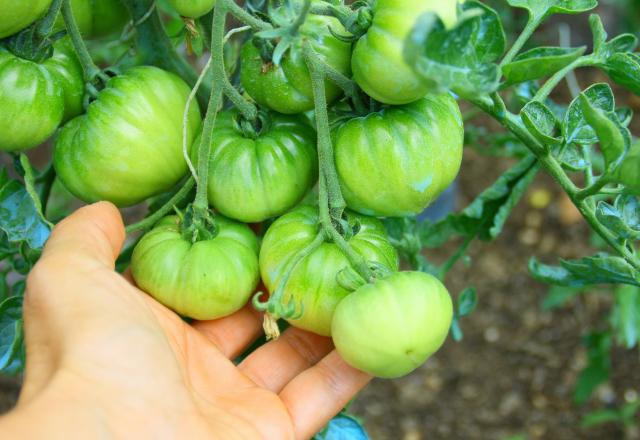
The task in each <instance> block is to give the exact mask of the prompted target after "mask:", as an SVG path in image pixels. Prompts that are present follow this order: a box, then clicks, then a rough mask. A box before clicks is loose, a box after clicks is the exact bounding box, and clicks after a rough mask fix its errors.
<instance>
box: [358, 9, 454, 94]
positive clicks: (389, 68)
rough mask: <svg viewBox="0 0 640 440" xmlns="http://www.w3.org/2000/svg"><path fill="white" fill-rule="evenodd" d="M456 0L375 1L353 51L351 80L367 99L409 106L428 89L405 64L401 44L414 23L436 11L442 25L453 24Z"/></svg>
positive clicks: (402, 45) (402, 44)
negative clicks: (363, 31) (362, 34)
mask: <svg viewBox="0 0 640 440" xmlns="http://www.w3.org/2000/svg"><path fill="white" fill-rule="evenodd" d="M457 4H458V2H457V0H420V1H416V0H377V1H376V2H375V6H374V8H373V14H374V15H373V22H372V24H371V27H370V28H369V30H368V31H367V33H366V34H365V35H364V36H362V37H361V38H360V39H359V40H358V42H357V43H356V46H355V48H354V50H353V58H352V62H351V68H352V70H353V78H354V79H355V81H356V82H357V83H358V85H359V86H360V87H361V88H362V90H364V91H365V92H366V93H367V94H368V95H369V96H371V97H372V98H374V99H375V100H377V101H380V102H382V103H384V104H391V105H400V104H408V103H410V102H413V101H416V100H417V99H420V98H422V97H423V96H424V95H426V94H427V93H428V92H429V87H428V86H427V85H424V84H423V82H422V81H420V79H419V78H418V77H417V76H416V75H415V73H413V70H412V69H411V67H410V66H409V65H408V64H407V63H406V62H405V61H404V58H403V50H404V42H405V39H406V38H407V36H408V35H409V32H411V30H412V28H413V26H414V25H415V24H416V20H417V19H418V17H420V15H422V14H424V13H426V12H436V13H438V15H439V16H440V18H441V19H442V20H443V22H444V23H445V25H447V26H452V25H453V24H454V23H455V21H456V10H457Z"/></svg>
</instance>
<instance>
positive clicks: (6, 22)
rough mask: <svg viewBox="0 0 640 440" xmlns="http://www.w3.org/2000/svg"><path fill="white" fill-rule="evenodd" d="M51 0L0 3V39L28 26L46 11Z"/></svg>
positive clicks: (4, 0) (7, 0) (17, 0)
mask: <svg viewBox="0 0 640 440" xmlns="http://www.w3.org/2000/svg"><path fill="white" fill-rule="evenodd" d="M50 4H51V0H34V1H30V2H25V1H20V0H2V1H0V38H5V37H8V36H9V35H12V34H15V33H16V32H18V31H20V30H22V29H24V28H25V27H27V26H29V25H30V24H31V23H33V22H34V21H36V20H37V19H38V18H40V17H41V16H42V15H43V14H44V13H45V12H46V11H47V8H48V7H49V5H50Z"/></svg>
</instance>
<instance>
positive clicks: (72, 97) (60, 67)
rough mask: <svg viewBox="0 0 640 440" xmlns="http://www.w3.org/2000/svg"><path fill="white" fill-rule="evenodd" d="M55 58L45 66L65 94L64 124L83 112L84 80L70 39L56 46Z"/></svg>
mask: <svg viewBox="0 0 640 440" xmlns="http://www.w3.org/2000/svg"><path fill="white" fill-rule="evenodd" d="M54 47H55V50H54V52H53V56H52V57H51V58H49V59H48V60H46V61H45V62H44V63H43V65H44V66H46V68H47V69H48V70H49V71H50V72H51V73H52V74H53V76H54V77H55V78H56V80H57V81H58V82H59V84H60V85H61V86H62V89H63V93H64V117H63V118H62V122H66V121H68V120H69V119H71V118H73V117H75V116H78V115H79V114H80V113H82V112H83V98H84V79H83V72H82V65H81V64H80V61H79V60H78V57H77V56H76V54H75V52H74V50H73V46H72V44H71V40H70V39H69V38H68V37H65V38H63V39H62V40H59V41H57V42H56V43H55V45H54Z"/></svg>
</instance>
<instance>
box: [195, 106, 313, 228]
mask: <svg viewBox="0 0 640 440" xmlns="http://www.w3.org/2000/svg"><path fill="white" fill-rule="evenodd" d="M199 142H200V139H199V138H198V139H197V140H196V142H195V145H196V146H199ZM315 145H316V134H315V131H314V130H313V128H312V127H311V126H310V125H309V124H308V123H307V122H306V121H305V120H304V119H302V118H301V117H298V116H285V115H280V114H276V113H273V114H271V115H269V116H268V117H267V119H266V120H265V122H264V126H263V127H262V130H261V131H260V133H258V134H257V136H256V137H255V138H252V137H250V136H248V135H245V134H243V132H242V130H241V129H240V128H239V126H238V112H237V111H235V110H232V111H224V112H221V113H219V114H218V117H217V118H216V126H215V129H214V131H213V137H212V138H211V148H212V150H211V160H210V166H209V187H208V190H209V191H208V193H209V202H210V203H211V204H212V205H213V206H214V207H215V208H216V209H217V210H218V211H220V212H221V213H222V214H224V215H226V216H227V217H231V218H234V219H236V220H240V221H243V222H247V223H256V222H261V221H263V220H266V219H268V218H271V217H276V216H278V215H280V214H283V213H284V212H286V211H288V210H289V209H291V208H292V207H294V206H295V205H296V204H297V203H298V202H300V200H301V199H302V198H303V197H304V195H305V194H306V193H307V192H308V191H309V189H310V188H311V186H312V185H313V184H314V183H315V180H316V176H317V167H318V160H317V152H316V148H315ZM194 150H195V147H194Z"/></svg>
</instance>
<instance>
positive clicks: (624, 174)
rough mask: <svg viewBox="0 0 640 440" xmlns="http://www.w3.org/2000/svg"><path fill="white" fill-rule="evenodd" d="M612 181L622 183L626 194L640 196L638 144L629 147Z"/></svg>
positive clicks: (639, 147)
mask: <svg viewBox="0 0 640 440" xmlns="http://www.w3.org/2000/svg"><path fill="white" fill-rule="evenodd" d="M614 180H615V181H616V182H618V183H622V184H623V185H624V186H625V189H626V190H627V192H629V193H631V194H636V195H640V142H636V143H635V144H634V145H632V146H631V149H630V150H629V152H628V153H627V157H626V158H625V159H624V161H623V162H622V164H620V167H619V168H618V169H617V170H616V172H615V176H614Z"/></svg>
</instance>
